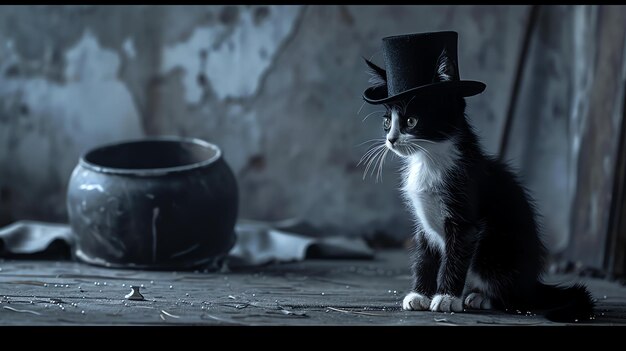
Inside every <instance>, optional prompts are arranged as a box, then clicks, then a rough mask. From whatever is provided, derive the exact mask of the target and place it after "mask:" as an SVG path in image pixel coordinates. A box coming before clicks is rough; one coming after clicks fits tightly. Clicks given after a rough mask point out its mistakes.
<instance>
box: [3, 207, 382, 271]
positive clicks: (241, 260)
mask: <svg viewBox="0 0 626 351" xmlns="http://www.w3.org/2000/svg"><path fill="white" fill-rule="evenodd" d="M235 232H236V234H237V242H236V244H235V246H234V247H233V248H232V249H231V250H230V252H229V254H228V255H227V257H226V260H225V262H227V264H228V266H230V267H237V266H260V265H264V264H268V263H272V262H290V261H301V260H304V259H307V258H352V259H372V258H373V257H374V251H373V250H372V249H371V248H370V247H369V246H368V245H367V244H366V243H365V241H364V240H363V239H362V238H349V237H345V236H322V234H323V233H321V232H320V231H319V230H318V229H316V228H315V227H313V226H311V225H309V224H307V223H305V222H303V221H299V220H297V219H290V220H284V221H279V222H273V223H266V222H256V221H249V220H240V221H239V222H238V223H237V225H236V226H235ZM73 245H74V235H73V233H72V229H71V228H70V226H69V225H67V224H59V223H46V222H36V221H18V222H15V223H13V224H11V225H8V226H6V227H4V228H0V257H9V258H22V257H23V258H32V257H43V256H45V255H46V254H49V255H50V254H53V255H54V256H55V258H58V256H66V257H71V254H70V251H71V247H72V246H73Z"/></svg>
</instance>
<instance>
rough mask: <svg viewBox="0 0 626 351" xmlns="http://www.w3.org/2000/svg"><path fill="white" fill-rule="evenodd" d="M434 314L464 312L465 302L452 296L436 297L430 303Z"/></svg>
mask: <svg viewBox="0 0 626 351" xmlns="http://www.w3.org/2000/svg"><path fill="white" fill-rule="evenodd" d="M430 310H431V311H433V312H462V311H463V300H461V299H460V298H458V297H456V296H452V295H439V294H437V295H435V296H434V297H433V300H432V301H431V303H430Z"/></svg>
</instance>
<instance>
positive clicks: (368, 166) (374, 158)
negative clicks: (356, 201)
mask: <svg viewBox="0 0 626 351" xmlns="http://www.w3.org/2000/svg"><path fill="white" fill-rule="evenodd" d="M383 146H384V145H383ZM383 152H385V148H379V149H378V150H377V151H376V153H374V156H372V157H371V158H370V160H369V162H367V166H366V167H365V172H363V180H365V177H366V176H367V171H368V170H369V169H370V167H371V166H372V164H373V162H374V160H376V158H377V157H379V156H380V155H381V154H382V153H383ZM375 168H376V167H374V168H372V172H371V175H374V169H375Z"/></svg>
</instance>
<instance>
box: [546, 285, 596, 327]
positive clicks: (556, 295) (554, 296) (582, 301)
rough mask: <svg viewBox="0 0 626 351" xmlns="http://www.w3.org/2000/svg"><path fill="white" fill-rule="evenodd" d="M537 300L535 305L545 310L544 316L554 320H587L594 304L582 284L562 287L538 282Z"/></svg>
mask: <svg viewBox="0 0 626 351" xmlns="http://www.w3.org/2000/svg"><path fill="white" fill-rule="evenodd" d="M538 300H539V301H537V307H538V308H540V309H543V310H545V311H546V312H545V316H546V318H548V319H549V320H551V321H554V322H578V321H585V320H589V319H590V317H591V316H592V314H593V307H594V305H595V303H594V301H593V298H592V297H591V293H589V290H587V287H586V286H585V285H583V284H574V285H573V286H570V287H562V286H557V285H547V284H543V283H538Z"/></svg>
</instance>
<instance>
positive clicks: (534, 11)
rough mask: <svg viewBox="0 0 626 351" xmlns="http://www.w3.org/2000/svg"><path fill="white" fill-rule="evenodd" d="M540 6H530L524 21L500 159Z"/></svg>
mask: <svg viewBox="0 0 626 351" xmlns="http://www.w3.org/2000/svg"><path fill="white" fill-rule="evenodd" d="M539 8H540V5H531V7H530V10H529V13H528V17H527V19H526V32H525V33H524V40H523V41H522V48H521V50H520V56H519V59H518V61H517V69H516V70H515V78H514V80H513V89H511V96H510V97H509V106H508V108H507V112H506V117H505V120H504V126H503V127H502V132H501V133H500V145H499V148H498V154H499V155H500V158H501V159H504V158H505V155H506V151H507V146H508V141H509V135H510V134H511V127H512V126H513V115H514V114H515V107H516V106H517V97H518V95H519V90H520V87H521V85H522V77H523V76H524V68H525V67H526V58H527V57H528V49H529V47H530V39H531V38H532V34H533V30H534V29H535V26H536V23H537V19H538V18H539Z"/></svg>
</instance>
